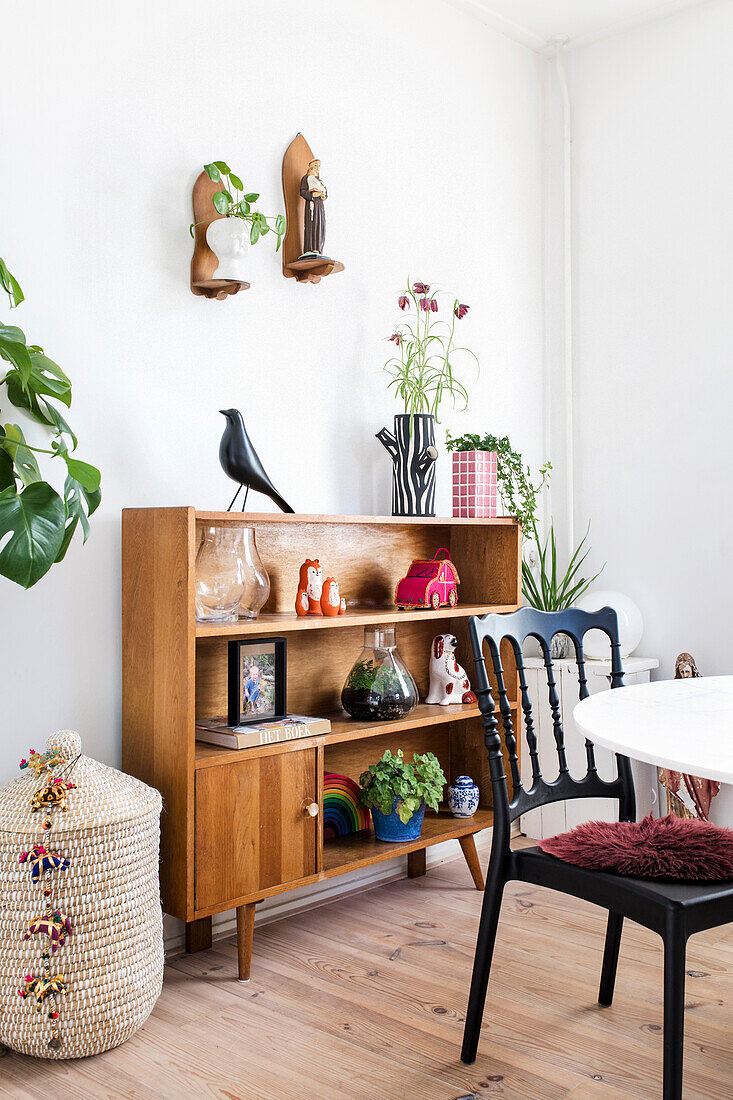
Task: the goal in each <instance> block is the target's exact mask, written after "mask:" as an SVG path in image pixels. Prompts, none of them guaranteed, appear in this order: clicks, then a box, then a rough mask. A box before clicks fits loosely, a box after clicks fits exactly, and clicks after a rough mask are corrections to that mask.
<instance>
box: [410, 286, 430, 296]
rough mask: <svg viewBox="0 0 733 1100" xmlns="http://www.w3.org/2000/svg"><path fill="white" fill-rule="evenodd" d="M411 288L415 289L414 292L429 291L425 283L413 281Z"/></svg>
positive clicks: (426, 292)
mask: <svg viewBox="0 0 733 1100" xmlns="http://www.w3.org/2000/svg"><path fill="white" fill-rule="evenodd" d="M412 289H413V290H414V291H415V293H416V294H429V293H430V287H429V286H428V284H427V283H413V284H412Z"/></svg>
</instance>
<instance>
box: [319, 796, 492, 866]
mask: <svg viewBox="0 0 733 1100" xmlns="http://www.w3.org/2000/svg"><path fill="white" fill-rule="evenodd" d="M493 822H494V814H493V812H492V811H491V810H477V811H476V813H475V814H474V815H473V817H465V818H462V817H453V816H452V815H451V814H450V813H448V811H447V810H441V811H440V813H438V814H434V813H433V812H432V811H431V810H428V811H427V812H426V814H425V820H424V821H423V827H422V836H420V837H418V839H417V840H408V841H406V842H405V843H404V844H394V843H391V842H390V841H386V840H377V838H376V837H375V836H374V833H366V834H362V833H355V834H352V835H351V836H346V837H338V838H337V839H335V840H327V841H326V842H325V843H324V845H323V873H324V875H326V876H328V875H338V874H343V873H345V872H346V871H352V870H356V868H357V867H367V866H368V865H369V864H370V863H379V862H380V861H381V860H383V859H389V858H390V857H391V856H401V855H404V854H405V853H406V852H415V851H417V850H418V849H419V848H429V847H430V846H431V845H432V844H440V843H441V842H442V841H444V840H455V839H456V838H457V837H459V836H466V835H467V834H468V833H477V832H479V830H481V829H489V828H490V827H491V826H492V824H493Z"/></svg>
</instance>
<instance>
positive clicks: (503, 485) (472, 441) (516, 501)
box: [445, 432, 552, 535]
mask: <svg viewBox="0 0 733 1100" xmlns="http://www.w3.org/2000/svg"><path fill="white" fill-rule="evenodd" d="M445 446H446V450H448V451H495V452H496V485H497V488H498V490H499V494H500V496H501V499H502V502H503V504H504V507H505V508H506V510H507V513H508V514H509V515H510V516H516V517H517V519H518V520H519V522H520V524H521V525H522V529H523V531H524V534H525V535H527V534H528V533H529V531H530V529H531V528H532V527H534V524H535V521H536V515H537V503H538V501H539V496H540V493H541V492H542V490H543V489H545V488H546V486H547V485H548V484H549V481H550V470H551V469H552V463H551V462H543V464H542V465H541V466H540V468H539V470H538V472H537V476H536V478H534V477H533V475H532V471H531V469H530V468H529V466H525V464H524V459H523V458H522V456H521V454H520V453H519V451H515V450H514V449H513V448H512V445H511V443H510V441H509V436H508V435H502V436H498V435H483V436H481V435H475V434H473V435H471V434H469V435H460V436H458V437H457V438H456V439H452V438H451V434H450V432H447V438H446V441H445Z"/></svg>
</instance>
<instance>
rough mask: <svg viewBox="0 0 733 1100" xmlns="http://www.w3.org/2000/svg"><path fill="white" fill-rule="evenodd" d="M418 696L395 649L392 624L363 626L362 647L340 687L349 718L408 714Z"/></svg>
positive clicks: (379, 719)
mask: <svg viewBox="0 0 733 1100" xmlns="http://www.w3.org/2000/svg"><path fill="white" fill-rule="evenodd" d="M418 698H419V696H418V693H417V684H416V683H415V681H414V680H413V678H412V674H411V673H410V670H409V669H408V667H407V665H406V664H405V662H404V661H403V660H402V658H401V657H400V654H399V652H398V650H397V645H396V642H395V632H394V627H392V626H390V627H375V626H368V627H366V628H365V630H364V648H363V649H362V651H361V653H360V654H359V656H358V657H357V659H356V662H355V664H354V667H353V668H352V670H351V672H350V673H349V675H348V676H347V677H346V683H345V684H344V686H343V689H342V691H341V705H342V706H343V708H344V710H345V711H346V712H347V713H348V714H350V715H351V717H352V718H360V719H362V720H363V721H377V722H384V721H388V720H389V719H394V718H403V717H404V716H405V715H406V714H409V713H410V711H411V710H414V708H415V707H416V706H417V703H418Z"/></svg>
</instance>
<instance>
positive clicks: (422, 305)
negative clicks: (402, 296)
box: [420, 298, 432, 313]
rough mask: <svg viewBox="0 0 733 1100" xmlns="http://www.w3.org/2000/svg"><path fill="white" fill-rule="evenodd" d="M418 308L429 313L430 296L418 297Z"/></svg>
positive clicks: (430, 306)
mask: <svg viewBox="0 0 733 1100" xmlns="http://www.w3.org/2000/svg"><path fill="white" fill-rule="evenodd" d="M420 309H422V310H424V311H425V313H429V312H430V310H431V309H432V305H431V299H430V298H421V299H420Z"/></svg>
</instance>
